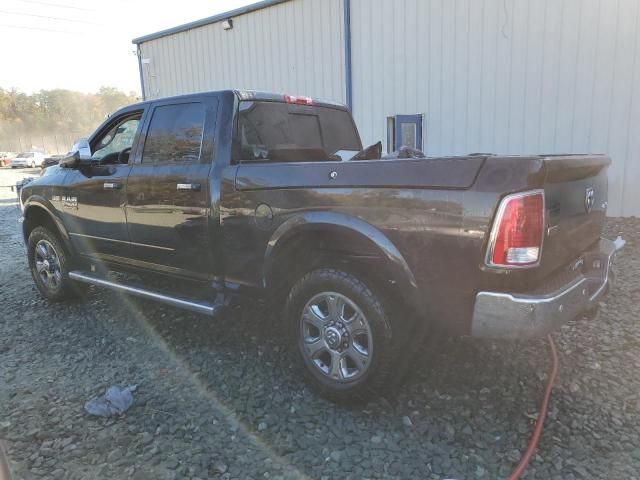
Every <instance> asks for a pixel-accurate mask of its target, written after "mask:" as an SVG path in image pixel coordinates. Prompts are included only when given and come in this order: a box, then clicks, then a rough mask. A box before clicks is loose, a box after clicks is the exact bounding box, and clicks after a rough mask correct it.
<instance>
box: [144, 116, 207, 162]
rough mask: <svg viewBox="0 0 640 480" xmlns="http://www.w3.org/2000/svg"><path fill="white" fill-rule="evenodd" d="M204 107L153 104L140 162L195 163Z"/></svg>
mask: <svg viewBox="0 0 640 480" xmlns="http://www.w3.org/2000/svg"><path fill="white" fill-rule="evenodd" d="M204 120H205V108H204V105H203V104H201V103H181V104H177V105H163V106H160V107H156V109H155V110H154V112H153V117H151V123H150V124H149V131H148V133H147V140H146V141H145V144H144V150H143V152H142V163H197V162H199V161H200V153H201V149H202V132H203V130H204Z"/></svg>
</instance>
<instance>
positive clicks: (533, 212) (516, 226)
mask: <svg viewBox="0 0 640 480" xmlns="http://www.w3.org/2000/svg"><path fill="white" fill-rule="evenodd" d="M544 208H545V207H544V192H543V191H542V190H534V191H531V192H524V193H516V194H513V195H509V196H507V197H505V198H504V199H503V200H502V202H501V203H500V207H499V208H498V214H497V215H496V218H495V220H494V223H493V229H492V230H491V236H490V237H489V248H488V249H487V260H486V262H487V265H489V266H490V267H507V268H509V267H516V268H517V267H534V266H536V265H538V263H539V262H540V255H541V254H542V238H543V233H544Z"/></svg>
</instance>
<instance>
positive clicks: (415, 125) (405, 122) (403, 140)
mask: <svg viewBox="0 0 640 480" xmlns="http://www.w3.org/2000/svg"><path fill="white" fill-rule="evenodd" d="M387 142H388V143H387V150H390V151H397V150H399V149H400V147H411V148H415V149H417V150H423V143H422V115H419V114H418V115H396V116H395V117H389V119H388V124H387Z"/></svg>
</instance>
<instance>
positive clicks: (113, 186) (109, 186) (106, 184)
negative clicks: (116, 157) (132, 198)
mask: <svg viewBox="0 0 640 480" xmlns="http://www.w3.org/2000/svg"><path fill="white" fill-rule="evenodd" d="M121 188H122V184H121V183H116V182H104V189H105V190H120V189H121Z"/></svg>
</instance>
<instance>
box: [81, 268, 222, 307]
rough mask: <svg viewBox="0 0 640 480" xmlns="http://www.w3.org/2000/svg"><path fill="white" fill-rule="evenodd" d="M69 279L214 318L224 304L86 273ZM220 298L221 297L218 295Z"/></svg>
mask: <svg viewBox="0 0 640 480" xmlns="http://www.w3.org/2000/svg"><path fill="white" fill-rule="evenodd" d="M69 278H70V279H72V280H75V281H76V282H81V283H88V284H90V285H96V286H98V287H104V288H108V289H109V290H115V291H116V292H123V293H128V294H129V295H134V296H136V297H141V298H147V299H149V300H154V301H156V302H159V303H164V304H166V305H171V306H172V307H178V308H182V309H184V310H190V311H192V312H196V313H201V314H204V315H209V316H211V317H213V316H215V315H216V314H217V313H218V312H219V311H220V310H221V309H222V307H223V306H224V302H215V303H209V302H198V301H194V300H190V299H187V298H182V297H174V296H170V295H167V294H165V293H160V292H154V291H152V290H147V289H144V288H141V287H137V286H132V285H124V284H122V283H116V282H112V281H111V280H105V279H104V278H100V277H98V276H96V275H92V274H89V273H86V272H80V271H73V272H69ZM218 297H219V298H221V295H218Z"/></svg>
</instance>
